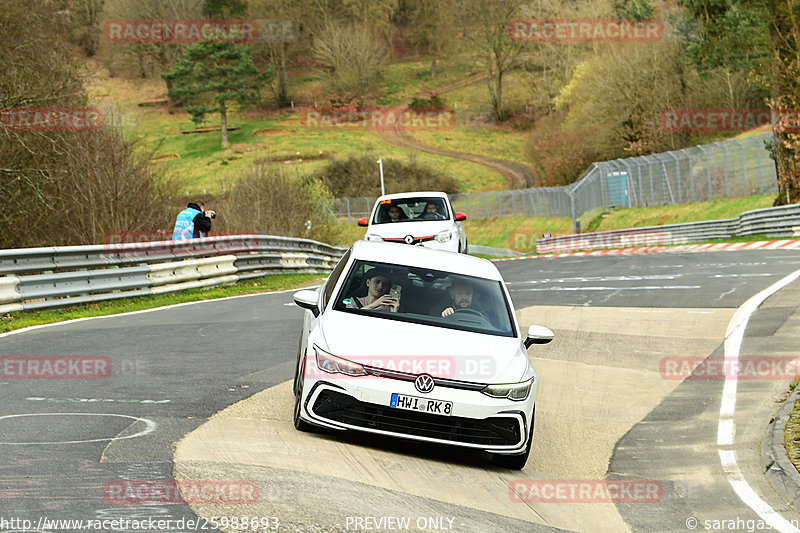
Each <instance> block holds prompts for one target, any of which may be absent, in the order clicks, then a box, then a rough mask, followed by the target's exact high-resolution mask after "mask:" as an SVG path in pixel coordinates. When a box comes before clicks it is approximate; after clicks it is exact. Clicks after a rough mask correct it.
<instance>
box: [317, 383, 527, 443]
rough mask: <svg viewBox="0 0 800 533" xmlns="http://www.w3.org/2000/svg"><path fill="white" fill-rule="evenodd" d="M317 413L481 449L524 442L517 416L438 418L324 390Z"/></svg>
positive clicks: (353, 423)
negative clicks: (477, 446) (471, 445)
mask: <svg viewBox="0 0 800 533" xmlns="http://www.w3.org/2000/svg"><path fill="white" fill-rule="evenodd" d="M313 412H314V414H315V415H317V416H320V417H322V418H325V419H328V420H332V421H335V422H340V423H342V424H347V425H349V426H355V427H360V428H364V429H374V430H379V431H389V432H392V433H401V434H405V435H413V436H418V437H427V438H431V439H437V440H440V441H445V442H452V443H454V444H455V443H462V444H477V445H481V446H513V445H517V444H519V443H520V440H521V437H520V422H519V420H518V419H517V418H514V417H510V416H509V417H492V418H487V419H483V420H480V419H473V418H463V417H457V416H438V415H431V414H428V413H417V412H414V411H406V410H403V409H396V408H392V407H388V406H382V405H376V404H372V403H364V402H360V401H358V400H356V399H355V398H353V397H352V396H348V395H347V394H342V393H340V392H336V391H331V390H324V391H322V392H321V393H320V394H319V396H318V397H317V400H316V401H315V402H314V407H313Z"/></svg>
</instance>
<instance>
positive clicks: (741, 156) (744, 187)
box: [731, 139, 747, 198]
mask: <svg viewBox="0 0 800 533" xmlns="http://www.w3.org/2000/svg"><path fill="white" fill-rule="evenodd" d="M731 142H732V143H733V144H735V145H736V146H738V147H739V159H740V162H741V164H742V196H741V197H742V198H744V197H745V196H747V180H746V179H745V178H746V177H745V166H744V146H742V143H741V142H740V141H739V140H738V139H731Z"/></svg>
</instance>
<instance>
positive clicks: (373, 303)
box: [346, 268, 400, 313]
mask: <svg viewBox="0 0 800 533" xmlns="http://www.w3.org/2000/svg"><path fill="white" fill-rule="evenodd" d="M364 283H365V284H366V286H367V295H366V296H362V297H353V298H349V300H350V302H349V303H347V305H346V307H349V308H351V309H374V310H375V311H390V312H392V313H396V312H397V310H398V308H399V307H400V299H399V298H394V297H392V296H391V295H390V294H389V289H390V288H391V286H392V277H391V272H389V271H388V270H386V269H383V268H373V269H372V270H370V271H369V272H367V276H366V279H365V281H364Z"/></svg>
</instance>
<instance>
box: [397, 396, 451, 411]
mask: <svg viewBox="0 0 800 533" xmlns="http://www.w3.org/2000/svg"><path fill="white" fill-rule="evenodd" d="M389 407H396V408H397V409H405V410H407V411H419V412H421V413H430V414H432V415H443V416H450V415H452V414H453V402H446V401H444V400H432V399H430V398H420V397H418V396H406V395H405V394H398V393H396V392H394V393H392V400H391V402H389Z"/></svg>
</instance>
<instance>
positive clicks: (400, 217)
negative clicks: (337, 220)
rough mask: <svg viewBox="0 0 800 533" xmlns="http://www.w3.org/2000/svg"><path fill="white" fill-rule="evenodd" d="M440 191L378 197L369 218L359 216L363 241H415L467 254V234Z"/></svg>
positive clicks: (464, 217)
mask: <svg viewBox="0 0 800 533" xmlns="http://www.w3.org/2000/svg"><path fill="white" fill-rule="evenodd" d="M466 218H467V215H465V214H464V213H456V212H455V211H453V206H452V205H451V204H450V198H449V197H448V196H447V194H445V193H443V192H404V193H397V194H387V195H384V196H381V197H380V198H378V200H377V201H376V202H375V205H374V206H373V208H372V214H371V215H370V217H369V218H362V219H359V221H358V225H359V226H366V227H367V234H366V235H365V236H364V240H367V241H373V242H380V241H385V242H395V243H401V244H415V245H418V246H424V247H426V248H436V249H437V250H448V251H451V252H461V253H465V254H466V253H468V251H467V246H468V245H467V233H466V230H464V225H463V224H462V223H461V221H463V220H466Z"/></svg>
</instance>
